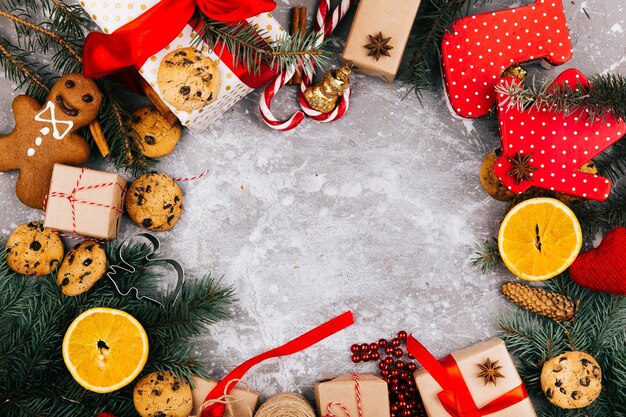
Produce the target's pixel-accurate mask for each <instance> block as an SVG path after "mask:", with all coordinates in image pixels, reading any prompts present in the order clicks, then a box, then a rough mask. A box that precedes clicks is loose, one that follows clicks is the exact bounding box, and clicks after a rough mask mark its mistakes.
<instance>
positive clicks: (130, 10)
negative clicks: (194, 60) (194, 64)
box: [80, 0, 287, 132]
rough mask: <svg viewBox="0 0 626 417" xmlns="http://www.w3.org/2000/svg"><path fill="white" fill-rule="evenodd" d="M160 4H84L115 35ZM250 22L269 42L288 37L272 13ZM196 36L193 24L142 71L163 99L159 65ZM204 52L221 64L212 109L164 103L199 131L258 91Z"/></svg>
mask: <svg viewBox="0 0 626 417" xmlns="http://www.w3.org/2000/svg"><path fill="white" fill-rule="evenodd" d="M157 3H159V0H142V1H141V2H137V1H134V0H106V1H105V0H82V1H81V2H80V5H81V6H82V7H83V8H84V9H85V11H86V12H87V13H88V14H89V15H90V16H91V18H92V19H93V20H94V21H95V22H96V23H97V24H98V26H99V27H100V28H101V29H102V31H103V32H104V33H111V32H113V31H115V30H116V29H118V28H119V27H121V26H123V25H125V24H127V23H128V22H130V21H132V20H133V19H135V18H137V17H138V16H140V15H141V14H143V13H144V12H145V11H146V10H148V9H150V8H151V7H153V6H154V5H155V4H157ZM246 20H247V21H248V23H250V24H251V25H252V26H253V27H255V28H258V29H259V30H263V34H264V35H266V36H265V38H266V39H267V40H268V41H269V40H272V41H276V40H279V39H281V38H283V37H285V36H287V35H286V32H285V29H284V28H283V27H282V26H281V25H280V23H278V21H277V20H276V19H274V17H272V15H271V14H270V13H262V14H260V15H258V16H254V17H251V18H249V19H246ZM193 34H194V31H193V28H192V27H191V26H189V25H187V26H185V28H184V29H183V31H182V32H181V33H180V34H179V35H178V36H177V37H176V38H174V39H173V40H172V42H170V44H169V45H167V46H166V47H165V48H164V49H162V50H161V51H159V52H158V53H157V54H155V55H153V56H152V57H150V59H148V60H147V61H146V62H145V63H144V64H143V66H142V67H141V68H140V69H139V73H140V74H141V76H142V77H143V78H145V79H146V81H148V83H149V84H150V86H151V87H152V88H153V89H154V90H155V91H156V92H157V94H158V95H159V96H160V97H161V98H163V94H161V91H160V90H159V86H158V83H157V73H158V69H159V65H160V64H161V61H162V60H163V58H164V57H165V56H166V55H167V54H169V53H170V52H171V51H174V50H176V49H180V48H186V47H191V46H192V43H193V39H194V35H193ZM202 52H203V54H204V55H205V56H207V57H209V58H211V59H212V60H213V61H215V62H216V63H217V67H218V70H219V72H220V79H221V86H220V90H219V93H218V98H217V100H215V101H214V102H213V103H211V104H209V105H208V106H205V107H203V108H201V109H198V110H193V111H185V110H180V109H177V108H175V107H174V106H172V104H170V103H168V102H167V100H163V102H164V103H165V104H166V105H167V106H168V107H169V108H170V109H171V110H172V112H173V113H174V114H175V115H176V116H177V117H178V119H179V120H180V122H181V123H182V124H183V125H184V126H187V127H188V128H189V129H190V130H193V131H197V132H199V131H202V130H204V129H206V128H207V127H209V125H210V124H211V123H212V122H213V121H215V120H216V119H217V118H218V117H219V116H221V115H222V114H223V113H225V112H226V111H227V110H228V109H230V108H231V107H232V106H233V105H235V103H237V102H238V101H239V100H241V99H242V98H243V97H245V96H246V95H248V94H249V93H250V92H252V91H254V89H253V88H251V87H249V86H248V85H247V84H246V83H244V82H243V81H242V80H241V79H239V78H238V77H237V75H235V73H234V72H233V71H232V70H231V68H229V66H228V65H226V64H225V63H224V62H223V61H222V60H221V59H220V57H219V56H218V55H217V54H215V53H214V52H213V51H212V50H209V49H208V47H206V46H205V47H204V48H203V49H202Z"/></svg>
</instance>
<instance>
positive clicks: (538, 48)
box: [441, 0, 572, 117]
mask: <svg viewBox="0 0 626 417" xmlns="http://www.w3.org/2000/svg"><path fill="white" fill-rule="evenodd" d="M571 57H572V42H571V40H570V37H569V31H568V28H567V22H566V20H565V13H564V11H563V5H562V3H561V0H537V1H536V2H535V4H531V5H528V6H523V7H517V8H515V9H508V10H502V11H498V12H492V13H483V14H479V15H474V16H468V17H465V18H462V19H459V20H457V21H456V22H455V23H454V24H453V26H452V29H451V30H450V31H449V32H448V33H447V34H446V35H445V36H444V38H443V40H442V45H441V58H442V65H443V75H444V81H445V86H446V90H447V92H448V96H449V99H450V104H451V105H452V108H453V109H454V111H455V112H456V113H458V114H459V115H460V116H463V117H481V116H484V115H486V114H487V113H488V112H489V110H490V109H491V107H492V106H493V105H494V103H495V94H494V92H493V91H494V90H493V88H494V86H495V85H496V83H497V82H498V80H499V78H500V76H501V74H502V71H504V70H505V69H506V68H508V67H509V66H511V65H513V64H517V63H521V62H525V61H532V60H535V59H542V58H545V59H547V60H548V62H550V63H551V64H553V65H559V64H563V63H565V62H567V61H568V60H569V59H570V58H571Z"/></svg>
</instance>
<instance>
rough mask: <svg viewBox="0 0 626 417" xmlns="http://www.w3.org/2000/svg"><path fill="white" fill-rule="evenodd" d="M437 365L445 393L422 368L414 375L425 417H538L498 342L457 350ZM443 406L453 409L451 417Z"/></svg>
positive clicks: (504, 350)
mask: <svg viewBox="0 0 626 417" xmlns="http://www.w3.org/2000/svg"><path fill="white" fill-rule="evenodd" d="M439 363H440V364H441V365H442V367H443V374H444V376H443V380H442V377H441V375H439V376H438V377H439V379H440V381H443V382H446V383H447V384H448V387H446V388H447V389H444V388H443V387H442V386H441V385H439V383H437V382H436V381H435V378H434V377H433V376H432V375H430V374H429V373H428V372H427V371H426V370H425V369H423V368H422V369H418V370H417V371H415V374H414V378H415V385H416V386H417V389H418V390H419V393H420V395H421V397H422V401H423V402H424V408H425V409H426V413H427V414H428V417H450V416H451V415H456V414H459V413H460V414H461V415H467V414H470V415H481V416H483V417H518V416H519V417H537V414H536V413H535V409H534V408H533V405H532V403H531V402H530V399H529V398H528V394H527V392H526V389H525V388H524V384H523V382H522V380H521V378H520V376H519V374H518V373H517V369H515V364H514V363H513V359H512V358H511V356H510V355H509V352H508V351H507V349H506V345H505V344H504V342H503V341H502V340H501V339H498V338H493V339H488V340H485V341H483V342H480V343H478V344H475V345H473V346H470V347H468V348H466V349H461V350H457V351H456V352H453V353H452V354H450V355H449V356H447V357H445V358H443V359H441V360H439ZM444 385H445V384H444ZM444 403H446V404H447V407H449V408H452V410H451V411H452V413H449V412H448V411H447V410H446V406H445V405H444ZM452 404H454V405H452ZM494 410H497V411H495V412H494Z"/></svg>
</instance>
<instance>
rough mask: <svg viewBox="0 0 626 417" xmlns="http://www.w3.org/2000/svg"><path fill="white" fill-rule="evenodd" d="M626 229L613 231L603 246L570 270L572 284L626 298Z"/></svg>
mask: <svg viewBox="0 0 626 417" xmlns="http://www.w3.org/2000/svg"><path fill="white" fill-rule="evenodd" d="M625 248H626V227H616V228H615V229H613V230H611V231H610V232H609V233H608V234H607V235H606V236H604V239H602V243H600V246H598V247H597V248H595V249H592V250H590V251H587V252H585V253H583V254H582V255H579V256H578V258H576V260H575V261H574V263H573V264H572V266H570V268H569V275H570V278H571V279H572V281H574V282H575V283H577V284H578V285H580V286H581V287H585V288H589V289H590V290H593V291H602V292H608V293H611V294H622V295H626V251H624V249H625Z"/></svg>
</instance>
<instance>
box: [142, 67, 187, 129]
mask: <svg viewBox="0 0 626 417" xmlns="http://www.w3.org/2000/svg"><path fill="white" fill-rule="evenodd" d="M135 80H136V81H137V82H138V84H139V87H140V88H141V91H143V93H144V94H145V95H146V97H148V99H149V100H150V101H151V102H152V104H154V107H156V109H157V110H158V111H159V113H161V115H162V116H163V117H164V118H165V120H166V121H167V122H168V123H169V124H170V126H174V125H175V124H176V123H177V122H178V117H176V115H175V114H174V113H173V112H172V111H171V110H170V108H169V107H167V104H165V103H164V102H163V100H161V97H159V95H158V94H157V92H156V91H154V88H152V86H151V85H150V84H149V83H148V82H147V81H146V80H145V79H144V78H143V77H142V76H140V75H139V74H137V73H135Z"/></svg>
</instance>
